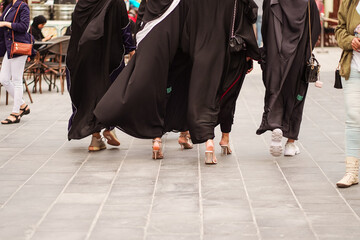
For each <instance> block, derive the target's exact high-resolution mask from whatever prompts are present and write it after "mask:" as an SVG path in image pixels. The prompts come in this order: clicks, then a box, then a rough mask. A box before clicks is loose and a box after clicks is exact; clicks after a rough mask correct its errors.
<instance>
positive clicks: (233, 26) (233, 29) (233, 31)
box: [231, 0, 237, 37]
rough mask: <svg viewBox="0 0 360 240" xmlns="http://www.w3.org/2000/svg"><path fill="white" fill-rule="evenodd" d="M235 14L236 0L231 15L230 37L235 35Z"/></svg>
mask: <svg viewBox="0 0 360 240" xmlns="http://www.w3.org/2000/svg"><path fill="white" fill-rule="evenodd" d="M236 12H237V0H235V5H234V14H233V21H232V28H231V37H234V35H235V20H236Z"/></svg>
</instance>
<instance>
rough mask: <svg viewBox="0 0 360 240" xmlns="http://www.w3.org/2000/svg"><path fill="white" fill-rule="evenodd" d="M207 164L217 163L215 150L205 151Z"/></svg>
mask: <svg viewBox="0 0 360 240" xmlns="http://www.w3.org/2000/svg"><path fill="white" fill-rule="evenodd" d="M205 164H208V165H214V164H217V162H216V160H215V161H214V152H213V151H205Z"/></svg>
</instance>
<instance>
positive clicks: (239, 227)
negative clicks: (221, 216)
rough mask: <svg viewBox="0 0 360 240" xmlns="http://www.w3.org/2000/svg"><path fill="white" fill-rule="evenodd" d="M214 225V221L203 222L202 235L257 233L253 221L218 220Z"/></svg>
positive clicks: (239, 235)
mask: <svg viewBox="0 0 360 240" xmlns="http://www.w3.org/2000/svg"><path fill="white" fill-rule="evenodd" d="M215 226H216V227H214V223H210V222H205V224H204V235H205V236H208V237H210V236H232V237H234V236H238V237H241V236H244V235H257V229H256V225H255V223H253V222H235V221H227V222H222V221H219V222H218V223H217V224H215Z"/></svg>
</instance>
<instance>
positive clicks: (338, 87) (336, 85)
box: [334, 66, 343, 89]
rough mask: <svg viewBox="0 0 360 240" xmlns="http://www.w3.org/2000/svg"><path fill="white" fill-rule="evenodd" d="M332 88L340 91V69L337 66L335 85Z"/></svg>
mask: <svg viewBox="0 0 360 240" xmlns="http://www.w3.org/2000/svg"><path fill="white" fill-rule="evenodd" d="M334 88H337V89H342V88H343V87H342V83H341V76H340V68H339V66H338V67H337V68H336V70H335V84H334Z"/></svg>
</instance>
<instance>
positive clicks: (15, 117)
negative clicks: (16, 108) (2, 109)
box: [1, 113, 21, 124]
mask: <svg viewBox="0 0 360 240" xmlns="http://www.w3.org/2000/svg"><path fill="white" fill-rule="evenodd" d="M20 119H21V116H20V114H19V113H11V114H10V116H9V117H7V118H6V119H5V120H3V121H1V123H2V124H13V123H19V122H20Z"/></svg>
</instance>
